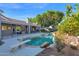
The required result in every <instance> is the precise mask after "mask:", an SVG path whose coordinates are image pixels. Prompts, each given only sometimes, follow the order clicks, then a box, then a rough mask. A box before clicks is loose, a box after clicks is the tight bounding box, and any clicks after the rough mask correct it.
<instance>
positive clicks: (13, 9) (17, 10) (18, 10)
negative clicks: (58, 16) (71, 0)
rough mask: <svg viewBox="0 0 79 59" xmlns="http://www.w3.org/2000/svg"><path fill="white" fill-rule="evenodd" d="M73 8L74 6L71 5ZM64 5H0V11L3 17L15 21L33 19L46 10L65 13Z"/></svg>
mask: <svg viewBox="0 0 79 59" xmlns="http://www.w3.org/2000/svg"><path fill="white" fill-rule="evenodd" d="M71 5H72V6H74V4H71ZM65 7H66V3H0V9H1V10H3V11H4V13H3V14H4V15H5V16H7V17H10V18H14V19H17V20H26V19H27V17H35V16H36V15H37V14H41V13H44V12H45V11H47V10H58V11H62V12H65V11H66V8H65Z"/></svg>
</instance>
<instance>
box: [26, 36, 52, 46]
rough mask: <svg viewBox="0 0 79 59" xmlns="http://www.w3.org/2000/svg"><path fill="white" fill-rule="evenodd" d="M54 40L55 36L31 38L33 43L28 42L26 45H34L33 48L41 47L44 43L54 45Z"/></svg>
mask: <svg viewBox="0 0 79 59" xmlns="http://www.w3.org/2000/svg"><path fill="white" fill-rule="evenodd" d="M52 39H53V36H51V35H46V36H40V37H35V38H31V39H30V40H31V41H29V42H27V43H26V44H28V45H32V46H40V45H42V44H43V43H44V42H48V44H52V43H53V41H52Z"/></svg>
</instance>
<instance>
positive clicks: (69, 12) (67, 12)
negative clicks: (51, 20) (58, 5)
mask: <svg viewBox="0 0 79 59" xmlns="http://www.w3.org/2000/svg"><path fill="white" fill-rule="evenodd" d="M66 9H67V10H66V16H71V13H72V6H71V5H70V4H68V5H67V6H66Z"/></svg>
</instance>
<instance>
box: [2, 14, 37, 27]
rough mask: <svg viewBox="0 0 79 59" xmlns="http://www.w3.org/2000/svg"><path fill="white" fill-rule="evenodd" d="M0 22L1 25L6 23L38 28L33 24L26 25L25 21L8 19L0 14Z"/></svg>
mask: <svg viewBox="0 0 79 59" xmlns="http://www.w3.org/2000/svg"><path fill="white" fill-rule="evenodd" d="M0 21H1V22H3V23H8V24H16V25H31V26H39V25H36V24H34V23H26V22H25V21H20V20H16V19H12V18H8V17H6V16H4V15H2V14H0Z"/></svg>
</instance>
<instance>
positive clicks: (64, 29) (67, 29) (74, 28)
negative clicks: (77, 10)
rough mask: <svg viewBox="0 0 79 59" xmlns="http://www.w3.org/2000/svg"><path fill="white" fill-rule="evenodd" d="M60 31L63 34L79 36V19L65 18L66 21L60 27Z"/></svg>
mask: <svg viewBox="0 0 79 59" xmlns="http://www.w3.org/2000/svg"><path fill="white" fill-rule="evenodd" d="M58 30H59V32H61V33H67V34H70V35H79V17H78V15H74V16H71V17H67V18H66V17H65V18H64V21H63V22H62V23H61V24H59V25H58Z"/></svg>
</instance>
